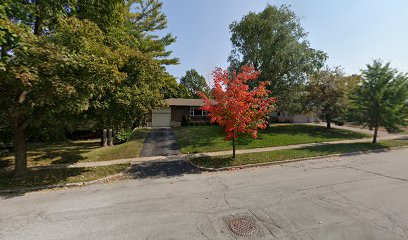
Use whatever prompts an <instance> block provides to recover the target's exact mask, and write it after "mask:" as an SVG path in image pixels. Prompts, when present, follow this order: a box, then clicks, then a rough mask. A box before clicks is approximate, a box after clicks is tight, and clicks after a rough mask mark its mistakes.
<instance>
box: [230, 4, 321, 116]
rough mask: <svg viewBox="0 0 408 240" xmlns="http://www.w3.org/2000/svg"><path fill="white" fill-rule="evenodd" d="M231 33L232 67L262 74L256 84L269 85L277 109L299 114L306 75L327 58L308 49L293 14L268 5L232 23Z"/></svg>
mask: <svg viewBox="0 0 408 240" xmlns="http://www.w3.org/2000/svg"><path fill="white" fill-rule="evenodd" d="M230 31H231V33H232V36H231V42H232V46H233V50H232V52H231V54H230V56H229V62H230V64H231V67H232V68H234V69H238V68H239V67H241V66H243V65H252V66H254V67H255V69H257V70H259V71H261V77H260V78H259V81H270V82H271V85H270V87H269V89H270V90H272V94H273V95H274V96H275V97H276V98H277V106H278V109H280V110H287V111H298V110H299V109H298V108H300V105H299V104H297V103H299V102H300V99H301V96H299V95H301V93H302V92H303V90H304V89H303V87H304V82H305V81H306V79H307V75H308V74H310V73H312V72H314V71H315V70H317V69H320V68H321V67H322V66H323V64H324V61H325V60H326V58H327V56H326V54H325V53H324V52H322V51H318V50H315V49H313V48H311V47H310V44H309V41H308V40H307V33H306V32H305V31H304V29H303V28H302V26H301V24H300V21H299V18H298V17H297V16H296V14H295V13H294V12H293V11H292V10H290V9H289V7H288V6H285V5H283V6H281V7H279V8H278V7H275V6H272V5H268V6H267V7H266V8H265V9H264V10H263V11H262V12H260V13H254V12H250V13H249V14H248V15H246V16H244V17H243V18H242V19H241V20H240V21H235V22H233V23H232V24H231V25H230ZM255 84H256V82H255ZM288 93H290V94H288Z"/></svg>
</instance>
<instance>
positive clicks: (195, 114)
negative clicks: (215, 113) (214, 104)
mask: <svg viewBox="0 0 408 240" xmlns="http://www.w3.org/2000/svg"><path fill="white" fill-rule="evenodd" d="M165 102H166V104H167V106H166V107H162V108H160V109H155V110H153V111H152V113H151V114H150V116H149V118H148V120H147V126H148V127H170V126H181V119H182V118H183V115H184V116H186V118H187V119H190V122H209V121H210V119H209V117H208V112H207V111H202V110H200V109H199V108H200V107H202V106H204V101H203V100H201V99H182V98H170V99H165Z"/></svg>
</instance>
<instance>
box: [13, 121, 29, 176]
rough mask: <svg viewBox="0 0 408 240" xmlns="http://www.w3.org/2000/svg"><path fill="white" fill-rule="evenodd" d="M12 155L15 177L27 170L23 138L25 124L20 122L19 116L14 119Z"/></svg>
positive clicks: (22, 174)
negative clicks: (13, 157)
mask: <svg viewBox="0 0 408 240" xmlns="http://www.w3.org/2000/svg"><path fill="white" fill-rule="evenodd" d="M14 156H15V161H16V162H15V164H16V165H15V177H21V176H24V175H25V174H26V172H27V148H26V140H25V126H24V123H21V122H20V118H19V117H16V119H15V120H14Z"/></svg>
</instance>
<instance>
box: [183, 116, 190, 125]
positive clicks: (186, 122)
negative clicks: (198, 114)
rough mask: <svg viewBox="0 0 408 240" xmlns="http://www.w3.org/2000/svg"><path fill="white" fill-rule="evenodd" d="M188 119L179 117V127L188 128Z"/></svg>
mask: <svg viewBox="0 0 408 240" xmlns="http://www.w3.org/2000/svg"><path fill="white" fill-rule="evenodd" d="M189 122H190V121H189V119H188V118H187V116H186V115H183V116H182V117H181V126H182V127H186V126H188V125H189Z"/></svg>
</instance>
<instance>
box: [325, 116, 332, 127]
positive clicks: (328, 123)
mask: <svg viewBox="0 0 408 240" xmlns="http://www.w3.org/2000/svg"><path fill="white" fill-rule="evenodd" d="M326 123H327V129H331V119H330V116H329V115H327V114H326Z"/></svg>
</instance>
